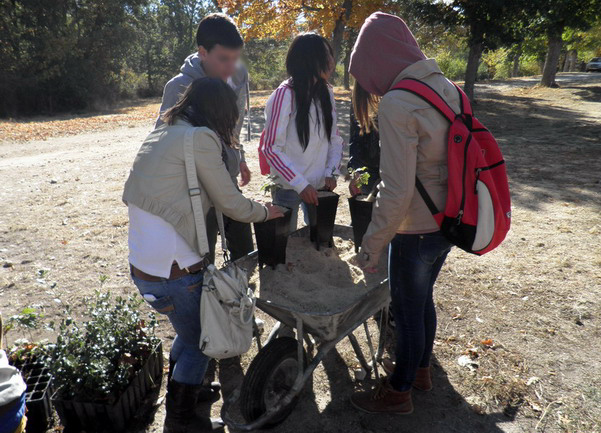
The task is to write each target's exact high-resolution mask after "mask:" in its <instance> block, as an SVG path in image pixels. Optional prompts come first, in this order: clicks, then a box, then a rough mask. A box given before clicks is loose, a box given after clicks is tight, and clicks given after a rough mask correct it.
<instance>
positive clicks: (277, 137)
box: [262, 80, 344, 194]
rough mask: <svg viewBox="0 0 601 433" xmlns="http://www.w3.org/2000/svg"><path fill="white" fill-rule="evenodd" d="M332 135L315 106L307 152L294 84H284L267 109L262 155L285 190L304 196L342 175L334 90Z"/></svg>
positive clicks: (310, 114) (341, 142)
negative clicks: (307, 189)
mask: <svg viewBox="0 0 601 433" xmlns="http://www.w3.org/2000/svg"><path fill="white" fill-rule="evenodd" d="M329 90H330V98H331V100H332V120H333V122H332V134H331V137H330V140H328V137H327V136H326V134H325V125H323V121H322V122H321V126H320V125H318V123H317V119H318V118H319V119H320V120H322V116H321V106H320V104H315V103H313V104H311V109H310V113H309V143H308V144H307V148H306V149H305V150H303V148H302V146H301V144H300V141H299V140H298V133H297V130H296V106H295V103H294V92H293V90H292V87H291V85H290V80H286V81H284V82H283V83H282V84H281V85H280V86H279V87H278V88H277V89H276V91H275V92H273V93H272V94H271V96H270V97H269V99H268V100H267V105H266V107H265V133H264V136H263V140H262V141H263V143H262V151H263V153H264V155H265V158H266V159H267V162H268V163H269V166H270V169H271V170H270V172H271V174H272V175H276V176H277V178H278V183H279V184H281V185H283V186H284V187H285V188H292V189H294V190H295V191H296V192H297V193H299V194H300V193H301V192H302V191H303V189H305V187H306V186H307V185H309V184H311V185H312V186H313V187H314V188H317V189H318V188H321V187H323V186H324V184H325V178H326V177H332V175H333V174H334V175H339V174H340V161H341V159H342V145H343V143H344V141H343V140H342V137H341V136H340V133H339V131H338V126H337V118H336V117H337V116H336V101H335V100H334V93H333V91H332V88H331V87H330V88H329Z"/></svg>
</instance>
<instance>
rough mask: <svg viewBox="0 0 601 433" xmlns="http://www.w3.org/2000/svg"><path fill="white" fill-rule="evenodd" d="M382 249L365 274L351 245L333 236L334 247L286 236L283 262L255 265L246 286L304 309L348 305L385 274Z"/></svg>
mask: <svg viewBox="0 0 601 433" xmlns="http://www.w3.org/2000/svg"><path fill="white" fill-rule="evenodd" d="M387 256H388V254H387V252H386V251H384V252H383V253H382V256H381V260H380V266H379V267H378V272H377V273H375V274H369V273H367V272H363V270H362V269H361V268H360V267H359V266H358V263H357V256H356V254H355V245H354V243H353V241H352V240H350V239H343V238H340V237H337V236H334V247H333V248H327V247H326V246H322V247H321V249H320V251H317V250H316V249H315V246H314V244H313V243H311V242H310V241H309V238H308V237H294V236H291V237H290V238H288V245H287V248H286V264H285V265H284V264H280V265H278V266H277V267H276V269H272V268H270V267H264V268H263V269H261V270H258V267H255V269H254V270H253V271H251V273H250V275H249V282H250V287H251V288H253V289H254V290H255V294H256V295H257V296H258V297H259V298H261V299H264V300H268V301H271V302H273V303H275V304H279V305H282V306H289V307H291V308H294V309H295V310H299V311H305V312H328V311H337V310H339V309H340V307H341V306H345V305H350V304H352V303H353V300H355V299H358V298H360V297H362V296H363V295H365V294H366V293H367V292H369V291H370V290H371V289H372V288H374V287H376V286H377V285H378V284H379V283H380V282H381V281H383V280H384V279H385V278H386V277H387V266H386V258H387Z"/></svg>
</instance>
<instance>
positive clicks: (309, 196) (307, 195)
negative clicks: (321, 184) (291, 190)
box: [300, 185, 319, 206]
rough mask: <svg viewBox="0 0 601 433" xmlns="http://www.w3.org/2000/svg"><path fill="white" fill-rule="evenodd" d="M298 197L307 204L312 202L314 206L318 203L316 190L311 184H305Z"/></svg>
mask: <svg viewBox="0 0 601 433" xmlns="http://www.w3.org/2000/svg"><path fill="white" fill-rule="evenodd" d="M300 197H301V198H302V199H303V201H304V202H305V203H307V204H314V205H315V206H317V205H319V200H317V191H316V190H315V188H313V186H311V185H307V186H306V187H305V189H303V192H301V193H300Z"/></svg>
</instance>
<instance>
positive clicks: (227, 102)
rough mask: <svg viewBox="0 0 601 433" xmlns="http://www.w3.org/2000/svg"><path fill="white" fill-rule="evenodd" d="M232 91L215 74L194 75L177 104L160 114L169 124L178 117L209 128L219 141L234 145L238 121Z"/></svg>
mask: <svg viewBox="0 0 601 433" xmlns="http://www.w3.org/2000/svg"><path fill="white" fill-rule="evenodd" d="M236 101H237V97H236V93H235V92H234V91H233V90H232V88H231V87H230V86H229V85H228V84H227V83H225V82H224V81H223V80H220V79H219V78H209V77H204V78H198V79H196V80H194V81H193V82H192V84H190V85H189V86H188V88H187V89H186V91H185V92H184V94H183V95H182V96H181V98H180V99H179V101H177V104H175V105H174V106H173V107H171V108H170V109H169V110H167V111H166V112H165V113H164V114H163V120H164V121H165V123H167V124H169V125H173V124H174V123H175V121H176V120H177V119H178V118H179V119H182V120H185V121H187V122H188V123H190V124H191V125H192V126H206V127H207V128H209V129H212V130H213V131H214V132H215V133H216V134H217V135H218V136H219V137H220V138H221V139H222V140H223V142H224V143H225V144H226V145H228V146H230V147H236V146H237V144H238V143H237V142H236V138H235V137H234V129H235V128H236V123H237V122H238V115H239V113H238V105H237V103H236Z"/></svg>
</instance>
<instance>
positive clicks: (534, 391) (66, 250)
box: [0, 74, 601, 433]
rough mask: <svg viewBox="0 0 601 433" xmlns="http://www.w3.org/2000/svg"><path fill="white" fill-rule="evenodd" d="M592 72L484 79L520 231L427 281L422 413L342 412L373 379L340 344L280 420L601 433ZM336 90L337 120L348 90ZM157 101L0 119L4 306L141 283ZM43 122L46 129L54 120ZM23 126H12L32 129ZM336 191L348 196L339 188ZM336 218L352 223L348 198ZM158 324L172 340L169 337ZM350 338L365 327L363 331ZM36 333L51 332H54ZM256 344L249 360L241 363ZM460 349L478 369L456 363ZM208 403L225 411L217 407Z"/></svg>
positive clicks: (251, 189) (298, 426)
mask: <svg viewBox="0 0 601 433" xmlns="http://www.w3.org/2000/svg"><path fill="white" fill-rule="evenodd" d="M588 76H590V77H592V78H587V79H586V80H584V81H579V80H574V81H570V82H569V83H566V85H565V86H563V87H562V88H561V89H559V90H548V89H538V88H535V89H532V88H530V87H528V85H529V84H530V83H529V82H528V81H525V82H524V85H519V86H517V85H505V84H498V85H497V84H490V83H487V84H484V85H479V86H478V88H477V97H478V104H477V106H476V108H475V109H476V114H477V115H478V116H479V117H480V118H481V120H482V121H483V122H484V123H485V124H486V125H487V126H489V128H490V129H491V130H492V131H493V132H494V133H495V134H496V135H497V137H498V138H499V141H500V143H501V145H502V147H503V150H504V153H505V156H506V159H507V164H508V169H509V173H510V177H511V185H512V192H513V202H514V211H513V215H514V216H513V228H512V231H511V233H510V235H509V238H508V240H507V241H506V242H505V244H504V245H503V246H502V247H501V248H499V249H498V250H497V251H495V252H493V253H491V254H489V255H487V256H485V257H482V258H475V257H472V256H468V255H467V254H464V253H462V252H460V251H454V252H453V253H452V254H451V255H450V258H449V260H448V262H447V264H446V266H445V268H444V269H443V272H442V274H441V277H440V280H439V284H438V285H437V288H436V304H437V309H438V335H437V340H436V345H435V349H434V355H435V361H434V366H435V368H434V381H435V390H434V391H433V392H432V393H430V394H420V393H416V394H415V405H416V411H415V413H414V414H413V415H412V416H409V417H403V418H402V419H401V418H398V417H388V416H377V417H376V416H370V415H364V414H360V413H358V412H357V411H355V410H353V409H352V408H351V406H350V405H349V403H348V397H349V395H350V394H351V393H352V391H353V389H356V388H361V387H363V386H369V385H371V384H372V382H371V381H367V382H365V383H354V382H353V380H352V377H353V372H352V368H353V367H354V366H355V365H356V361H355V360H354V356H353V353H352V350H351V348H350V345H349V344H348V343H347V342H346V341H345V342H343V343H341V344H340V345H339V347H338V351H337V352H334V353H333V354H332V355H331V356H328V357H327V358H326V360H325V361H324V363H323V365H322V366H320V367H319V368H318V369H317V371H316V374H315V377H314V381H313V385H312V389H310V390H308V391H307V392H306V394H305V395H304V396H303V398H302V399H301V401H300V403H299V406H298V407H297V409H296V410H295V411H294V412H293V414H292V415H291V416H290V417H289V418H288V419H287V420H286V422H284V423H283V424H282V425H280V426H278V427H277V428H275V429H273V430H272V431H273V432H286V433H289V432H315V431H321V432H345V433H346V432H364V433H367V432H388V431H390V432H393V431H394V432H402V431H407V432H409V431H411V432H441V433H442V432H445V433H446V432H462V433H464V432H533V431H535V428H536V427H538V430H536V431H546V432H560V431H566V432H568V431H569V432H599V431H601V427H600V424H601V423H600V420H601V409H600V408H601V359H600V358H599V353H601V305H600V301H599V298H600V297H601V247H600V235H601V213H600V211H601V192H600V189H601V80H599V79H597V76H596V75H594V74H589V75H588ZM598 76H599V77H601V74H599V75H598ZM512 81H513V80H512ZM339 96H340V98H339V113H340V119H339V120H340V127H341V130H342V131H345V132H346V131H347V130H348V110H349V102H348V93H340V95H339ZM264 97H265V95H263V94H259V93H257V94H256V95H255V99H254V102H255V103H254V104H253V106H254V107H255V108H253V111H254V113H253V114H254V118H255V119H261V118H262V116H261V108H260V105H261V104H260V102H258V101H261V100H263V99H264ZM152 104H155V105H156V101H153V102H152V103H151V104H150V105H149V103H147V102H146V103H144V104H143V105H144V108H143V113H145V114H143V115H139V113H140V111H139V110H138V109H137V108H134V109H132V110H129V111H128V110H125V111H124V112H119V113H115V115H116V116H117V117H116V119H118V120H107V122H108V125H104V126H98V123H97V122H98V119H96V118H94V117H90V116H88V117H86V118H85V120H81V121H78V118H77V117H73V118H69V119H64V121H67V122H70V123H65V124H61V123H58V124H52V130H53V131H54V132H53V133H51V134H50V133H49V134H48V135H49V136H51V137H54V138H49V139H48V140H45V141H39V140H38V141H26V142H23V141H22V140H21V141H14V140H18V138H17V139H11V138H10V137H11V136H10V135H8V136H7V131H10V130H11V125H10V124H8V125H7V123H3V124H2V125H0V127H2V128H4V129H3V132H2V136H1V137H0V140H4V142H2V143H0V182H1V183H0V185H1V186H0V198H1V203H2V210H1V211H0V233H1V238H0V264H2V267H0V311H2V313H3V314H4V315H11V314H15V313H16V312H18V311H19V310H21V309H22V308H23V307H25V306H34V307H36V308H38V309H39V310H40V311H43V313H44V314H45V316H46V319H48V320H51V319H56V318H58V317H60V316H61V314H62V310H63V307H64V305H66V304H69V305H71V306H72V308H73V309H74V310H75V311H79V312H80V313H81V312H83V308H82V305H83V304H82V302H83V300H84V299H85V298H86V297H88V296H90V295H91V294H92V293H93V291H94V290H95V289H99V288H100V289H103V290H110V291H112V292H114V293H119V294H135V293H136V290H135V287H134V286H133V285H132V284H131V282H130V281H129V278H128V273H127V213H126V208H125V206H124V205H123V204H122V203H121V201H120V196H121V191H122V187H123V183H124V181H125V178H126V176H127V172H128V170H129V168H130V165H131V163H132V161H133V158H134V156H135V154H136V151H137V150H138V147H139V146H140V143H141V142H142V140H143V139H144V137H145V135H146V134H147V133H148V132H149V130H150V128H151V125H152V117H153V115H152V113H153V107H154V106H155V105H152ZM119 116H124V117H119ZM127 116H130V117H127ZM128 119H129V120H128ZM36 121H37V122H39V125H46V126H48V125H49V123H48V122H54V121H56V119H53V120H48V119H46V120H43V119H38V120H36ZM81 122H84V124H83V126H82V123H81ZM85 122H92V123H88V124H86V123H85ZM94 122H96V123H94ZM103 123H105V122H103ZM36 125H37V124H36ZM61 125H62V126H61ZM94 125H95V126H94ZM119 125H122V126H119ZM12 126H13V127H15V128H17V127H18V128H21V127H22V123H19V124H16V123H13V124H12ZM29 126H31V125H29ZM36 127H37V126H36ZM61 127H64V128H77V127H79V128H80V129H78V131H79V132H78V133H77V135H73V136H62V135H63V134H62V133H61V132H62V131H60V130H59V131H56V130H55V129H56V128H59V129H60V128H61ZM261 127H262V126H261V124H260V123H256V124H254V125H253V141H252V142H251V144H249V145H248V146H247V148H248V150H249V151H248V155H249V160H250V165H251V169H252V170H253V173H254V177H253V180H252V182H251V184H250V185H249V186H247V187H245V189H244V191H245V193H247V194H248V195H250V196H253V197H256V198H258V199H265V198H264V197H263V196H262V195H261V194H260V193H259V192H258V191H259V188H260V185H261V183H262V179H260V176H259V175H258V172H259V170H258V163H257V160H256V151H255V149H256V146H257V141H258V134H259V133H260V130H261ZM23 128H24V129H23V130H21V129H19V131H21V132H20V133H22V134H25V135H19V137H26V136H27V134H28V133H30V132H29V130H30V129H31V128H29V129H28V128H27V127H23ZM40 128H41V126H40ZM88 130H94V131H97V132H86V131H88ZM342 183H343V182H341V184H342ZM338 190H339V192H341V193H346V185H344V184H342V185H340V186H339V188H338ZM337 219H338V221H339V222H340V223H345V224H348V223H349V222H350V218H349V214H348V208H347V206H346V203H345V201H344V200H341V206H340V208H339V212H338V216H337ZM161 323H162V332H161V335H162V336H163V337H164V338H165V341H166V344H165V346H166V348H168V347H169V346H170V344H171V340H170V338H172V335H171V334H170V332H169V330H168V326H167V325H168V324H167V323H166V322H165V321H164V320H163V321H162V322H161ZM267 324H268V325H270V324H271V322H270V321H268V323H267ZM370 326H371V328H370V329H372V331H374V332H375V325H374V324H373V323H372V324H371V325H370ZM20 336H21V335H18V333H13V334H9V336H8V339H9V341H12V340H14V339H16V338H18V337H20ZM357 336H358V338H359V340H360V341H363V340H364V339H365V338H364V337H363V333H362V331H358V332H357ZM34 337H35V338H41V337H49V338H54V336H53V335H51V334H50V333H48V332H47V331H40V332H37V333H36V334H34ZM254 354H255V351H251V352H250V353H249V354H247V355H246V356H244V357H243V358H242V367H243V368H244V367H245V366H246V365H248V362H249V360H250V359H252V356H253V355H254ZM462 355H467V356H469V357H470V358H471V359H472V360H473V361H474V362H477V363H478V368H476V369H475V370H474V371H471V370H470V369H468V368H466V367H462V366H460V365H459V364H458V362H457V360H458V358H459V357H460V356H462ZM240 368H241V367H240V365H238V364H236V363H235V362H224V363H222V364H221V365H220V366H218V368H217V372H216V374H217V375H219V376H220V377H221V379H222V381H223V382H224V386H225V391H226V394H227V393H229V391H230V390H231V389H232V387H233V386H235V385H236V383H238V381H239V380H240V371H241V370H240ZM213 409H214V413H218V409H219V406H218V405H217V406H215V407H214V408H213ZM163 417H164V406H161V407H160V408H159V409H158V411H157V412H156V413H155V414H151V416H150V425H149V426H148V427H141V428H140V431H148V432H159V431H161V423H162V420H163Z"/></svg>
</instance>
